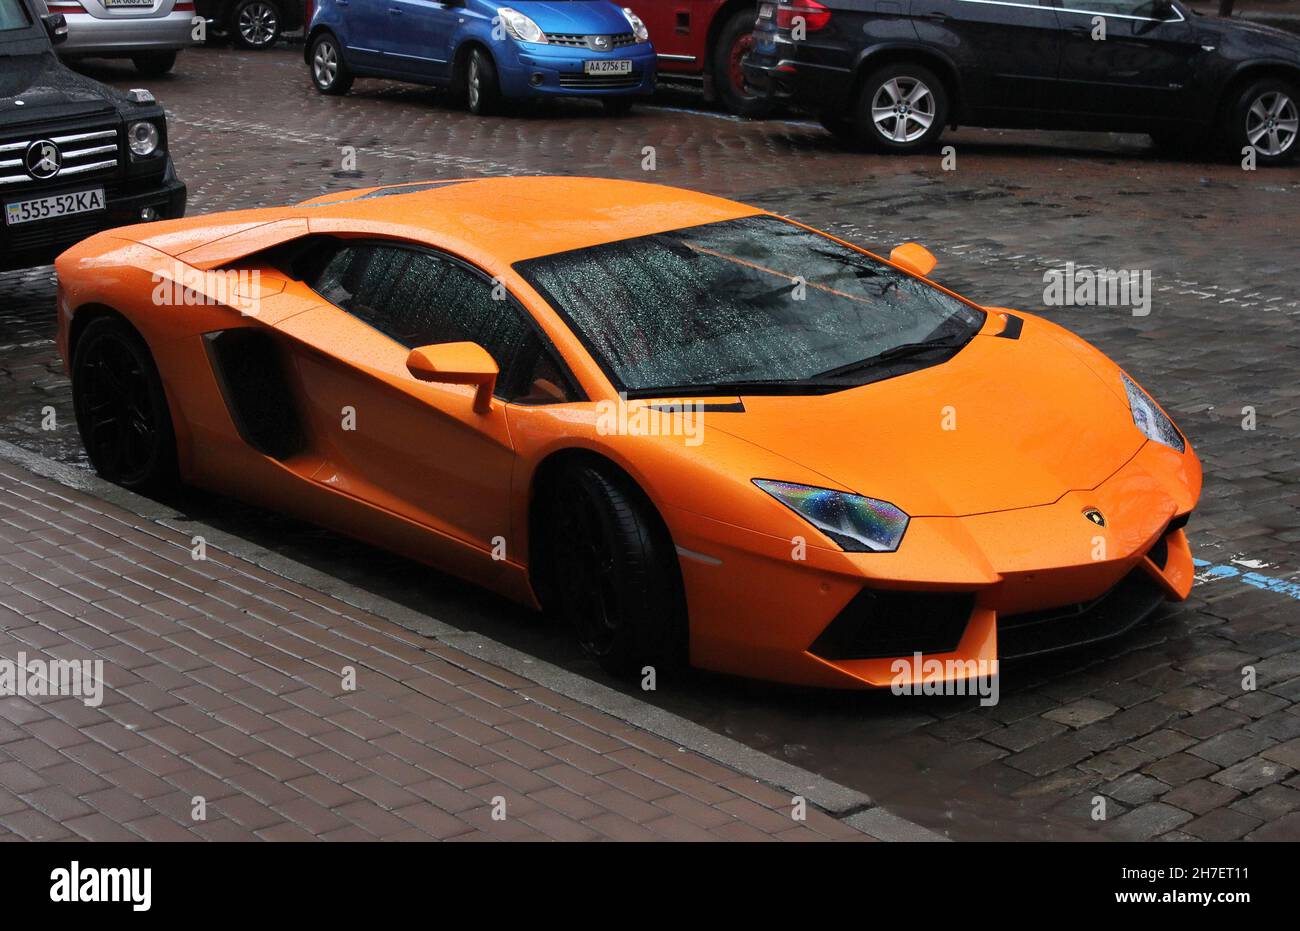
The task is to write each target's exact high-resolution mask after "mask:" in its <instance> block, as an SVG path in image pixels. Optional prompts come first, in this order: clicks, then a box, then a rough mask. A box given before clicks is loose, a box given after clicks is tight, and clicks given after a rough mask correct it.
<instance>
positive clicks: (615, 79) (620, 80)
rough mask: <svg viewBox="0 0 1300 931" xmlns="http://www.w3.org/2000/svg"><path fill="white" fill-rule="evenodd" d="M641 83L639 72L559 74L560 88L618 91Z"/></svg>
mask: <svg viewBox="0 0 1300 931" xmlns="http://www.w3.org/2000/svg"><path fill="white" fill-rule="evenodd" d="M640 83H641V72H639V71H633V72H632V73H631V74H582V73H580V72H579V73H574V74H563V73H562V74H561V75H560V86H561V87H584V88H587V89H589V90H618V89H619V88H625V87H636V86H637V85H638V84H640Z"/></svg>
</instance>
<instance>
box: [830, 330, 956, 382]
mask: <svg viewBox="0 0 1300 931" xmlns="http://www.w3.org/2000/svg"><path fill="white" fill-rule="evenodd" d="M967 342H968V338H966V337H963V338H961V339H946V340H938V339H931V340H921V341H920V342H916V343H902V344H900V345H898V346H892V347H890V348H889V349H886V350H885V351H884V352H880V353H877V354H876V355H874V356H868V357H867V358H865V359H859V360H858V361H857V362H849V363H848V364H846V365H841V366H837V367H836V368H833V369H828V370H826V371H825V372H818V373H817V374H816V375H814V376H813V378H843V377H845V376H846V375H856V374H857V373H858V372H864V371H867V370H868V369H873V368H876V367H878V366H881V365H884V364H885V363H887V362H897V361H898V360H899V359H907V358H911V357H912V356H922V355H927V354H929V353H932V352H941V351H948V350H953V349H960V348H961V347H962V346H965V345H966V343H967Z"/></svg>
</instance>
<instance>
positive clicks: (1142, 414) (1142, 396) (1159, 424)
mask: <svg viewBox="0 0 1300 931" xmlns="http://www.w3.org/2000/svg"><path fill="white" fill-rule="evenodd" d="M1120 377H1121V378H1123V379H1124V391H1125V392H1126V393H1127V394H1128V406H1129V411H1130V412H1132V414H1133V423H1134V425H1136V426H1137V428H1138V430H1140V431H1141V432H1142V435H1143V436H1145V437H1146V438H1147V439H1148V440H1155V441H1156V442H1157V443H1163V444H1165V445H1166V446H1168V447H1169V448H1170V449H1176V450H1178V451H1179V452H1180V453H1181V452H1183V451H1185V450H1186V449H1187V442H1186V441H1185V440H1184V439H1183V435H1182V434H1181V433H1179V432H1178V428H1177V427H1175V426H1174V422H1173V421H1172V420H1170V419H1169V418H1168V417H1166V416H1165V412H1164V411H1162V410H1161V409H1160V408H1158V407H1157V406H1156V402H1155V401H1153V400H1151V396H1150V395H1148V394H1147V393H1146V392H1145V391H1143V390H1142V389H1141V388H1139V387H1138V386H1137V382H1135V381H1133V379H1131V378H1129V377H1128V376H1127V375H1125V374H1124V373H1123V372H1120Z"/></svg>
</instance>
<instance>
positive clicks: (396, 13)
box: [388, 6, 402, 16]
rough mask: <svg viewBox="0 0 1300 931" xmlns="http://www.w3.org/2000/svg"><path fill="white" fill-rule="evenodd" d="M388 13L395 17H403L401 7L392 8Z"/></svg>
mask: <svg viewBox="0 0 1300 931" xmlns="http://www.w3.org/2000/svg"><path fill="white" fill-rule="evenodd" d="M388 12H390V13H392V14H393V15H394V16H401V15H402V8H401V7H400V6H390V7H389V8H388Z"/></svg>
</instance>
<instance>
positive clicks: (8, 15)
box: [0, 0, 31, 32]
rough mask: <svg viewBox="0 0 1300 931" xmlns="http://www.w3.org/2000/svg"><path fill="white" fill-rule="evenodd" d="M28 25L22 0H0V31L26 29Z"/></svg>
mask: <svg viewBox="0 0 1300 931" xmlns="http://www.w3.org/2000/svg"><path fill="white" fill-rule="evenodd" d="M29 25H31V21H30V20H28V19H27V11H26V10H24V9H23V4H22V0H0V32H6V31H8V30H10V29H26V28H27V27H28V26H29Z"/></svg>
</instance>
